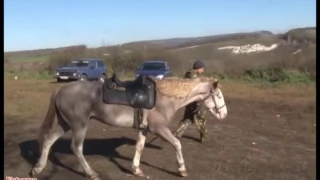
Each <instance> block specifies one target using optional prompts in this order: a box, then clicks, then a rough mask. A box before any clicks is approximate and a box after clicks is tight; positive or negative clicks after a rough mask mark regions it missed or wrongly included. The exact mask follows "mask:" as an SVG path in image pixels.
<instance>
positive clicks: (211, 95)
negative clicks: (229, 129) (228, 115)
mask: <svg viewBox="0 0 320 180" xmlns="http://www.w3.org/2000/svg"><path fill="white" fill-rule="evenodd" d="M214 96H215V92H213V90H212V89H211V91H210V95H209V96H208V98H209V97H211V98H212V100H213V103H214V105H215V106H214V109H215V110H216V113H218V112H219V110H220V109H221V108H223V107H225V106H226V103H224V104H223V105H222V106H220V107H217V102H216V99H215V98H214Z"/></svg>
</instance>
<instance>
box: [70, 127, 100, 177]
mask: <svg viewBox="0 0 320 180" xmlns="http://www.w3.org/2000/svg"><path fill="white" fill-rule="evenodd" d="M72 132H73V138H72V143H71V149H72V151H73V153H74V154H75V155H76V157H77V158H78V160H79V163H80V164H81V166H82V168H83V169H84V171H85V173H86V175H87V176H89V177H90V179H92V180H100V178H99V175H98V173H96V172H94V171H93V170H92V168H91V167H90V166H89V164H88V162H87V161H86V159H85V158H84V156H83V142H84V139H85V135H86V132H87V126H86V125H84V126H82V127H80V126H77V127H76V128H73V129H72Z"/></svg>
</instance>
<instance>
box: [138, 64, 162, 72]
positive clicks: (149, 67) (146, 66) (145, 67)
mask: <svg viewBox="0 0 320 180" xmlns="http://www.w3.org/2000/svg"><path fill="white" fill-rule="evenodd" d="M142 70H160V71H164V70H165V64H164V63H144V64H143V66H142Z"/></svg>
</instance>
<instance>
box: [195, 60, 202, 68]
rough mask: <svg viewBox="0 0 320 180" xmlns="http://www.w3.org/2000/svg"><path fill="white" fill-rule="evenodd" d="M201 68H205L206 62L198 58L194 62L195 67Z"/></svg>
mask: <svg viewBox="0 0 320 180" xmlns="http://www.w3.org/2000/svg"><path fill="white" fill-rule="evenodd" d="M200 68H204V64H203V62H202V61H200V60H198V61H196V62H194V63H193V69H194V70H195V69H200Z"/></svg>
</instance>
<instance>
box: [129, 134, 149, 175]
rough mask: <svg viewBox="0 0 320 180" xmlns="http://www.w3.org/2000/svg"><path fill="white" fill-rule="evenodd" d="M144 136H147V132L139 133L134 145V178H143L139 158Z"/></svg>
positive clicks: (144, 140)
mask: <svg viewBox="0 0 320 180" xmlns="http://www.w3.org/2000/svg"><path fill="white" fill-rule="evenodd" d="M146 135H147V131H139V135H138V139H137V143H136V152H135V154H134V158H133V162H132V169H133V174H134V175H136V176H144V174H143V172H142V170H141V169H140V158H141V154H142V150H143V148H144V145H145V142H146Z"/></svg>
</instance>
